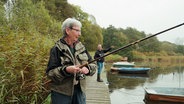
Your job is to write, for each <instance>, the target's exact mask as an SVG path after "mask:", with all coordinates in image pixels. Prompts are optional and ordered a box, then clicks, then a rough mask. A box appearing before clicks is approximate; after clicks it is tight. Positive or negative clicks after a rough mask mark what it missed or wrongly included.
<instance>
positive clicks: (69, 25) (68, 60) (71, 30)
mask: <svg viewBox="0 0 184 104" xmlns="http://www.w3.org/2000/svg"><path fill="white" fill-rule="evenodd" d="M81 27H82V24H81V22H80V21H78V20H76V19H74V18H68V19H66V20H65V21H64V22H63V24H62V32H63V37H62V38H61V39H59V40H58V41H57V42H56V44H55V45H54V46H53V47H52V49H51V51H50V59H49V62H48V66H47V70H46V74H47V76H48V78H50V79H51V80H52V81H51V84H50V87H51V101H52V104H86V96H85V84H86V79H85V77H86V76H92V75H93V74H94V73H95V71H96V69H97V66H96V64H93V63H91V64H87V65H86V66H84V67H81V65H83V64H85V63H87V62H89V61H91V60H92V58H91V56H90V55H89V53H88V51H87V50H86V48H85V46H84V45H83V44H82V43H81V42H80V41H79V40H78V38H79V36H80V35H81Z"/></svg>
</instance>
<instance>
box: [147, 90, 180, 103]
mask: <svg viewBox="0 0 184 104" xmlns="http://www.w3.org/2000/svg"><path fill="white" fill-rule="evenodd" d="M144 101H145V102H152V101H154V102H157V101H158V102H167V104H170V103H171V104H184V88H172V87H171V88H170V87H150V88H145V98H144Z"/></svg>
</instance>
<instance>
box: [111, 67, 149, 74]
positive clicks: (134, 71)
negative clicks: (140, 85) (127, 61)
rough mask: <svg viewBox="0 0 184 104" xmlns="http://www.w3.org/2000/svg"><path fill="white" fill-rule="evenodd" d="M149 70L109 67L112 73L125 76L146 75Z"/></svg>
mask: <svg viewBox="0 0 184 104" xmlns="http://www.w3.org/2000/svg"><path fill="white" fill-rule="evenodd" d="M150 69H151V68H136V67H120V68H116V67H111V70H112V71H118V72H119V73H126V74H146V73H148V71H149V70H150Z"/></svg>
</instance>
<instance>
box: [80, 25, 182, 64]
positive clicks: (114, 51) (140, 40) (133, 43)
mask: <svg viewBox="0 0 184 104" xmlns="http://www.w3.org/2000/svg"><path fill="white" fill-rule="evenodd" d="M182 25H184V23H181V24H179V25H176V26H173V27H171V28H168V29H165V30H163V31H161V32H158V33H156V34H153V35H150V36H148V37H145V38H142V39H139V40H137V41H135V42H132V43H130V44H128V45H125V46H123V47H120V48H118V49H116V50H113V51H111V52H109V53H107V54H105V55H103V56H101V57H98V58H96V59H94V60H92V61H89V62H87V63H85V64H83V65H81V66H80V68H82V67H84V66H87V65H88V64H90V63H93V62H95V61H97V60H99V59H101V58H104V57H106V56H109V55H111V54H113V53H116V52H118V51H120V50H123V49H125V48H128V47H130V46H132V45H135V44H137V43H139V42H142V41H144V40H147V39H149V38H152V37H154V36H157V35H159V34H162V33H165V32H167V31H170V30H172V29H175V28H177V27H180V26H182Z"/></svg>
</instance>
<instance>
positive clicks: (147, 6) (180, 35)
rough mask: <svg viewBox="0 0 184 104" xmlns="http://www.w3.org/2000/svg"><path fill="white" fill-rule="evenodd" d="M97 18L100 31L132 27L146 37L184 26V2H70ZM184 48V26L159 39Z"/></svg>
mask: <svg viewBox="0 0 184 104" xmlns="http://www.w3.org/2000/svg"><path fill="white" fill-rule="evenodd" d="M68 2H69V3H70V4H73V5H77V6H80V8H81V9H82V10H83V11H84V12H86V13H88V14H90V15H93V16H94V17H95V18H96V21H97V24H98V25H100V27H105V28H106V27H108V26H109V25H112V26H115V27H116V28H124V29H126V28H127V27H132V28H135V29H137V30H138V31H144V32H145V33H146V34H156V33H158V32H160V31H163V30H165V29H168V28H170V27H173V26H176V25H178V24H181V23H184V0H68ZM157 38H158V40H159V41H169V42H171V43H176V44H182V45H184V25H183V26H181V27H178V28H176V29H173V30H171V31H168V32H165V33H163V34H160V35H158V36H157Z"/></svg>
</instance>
